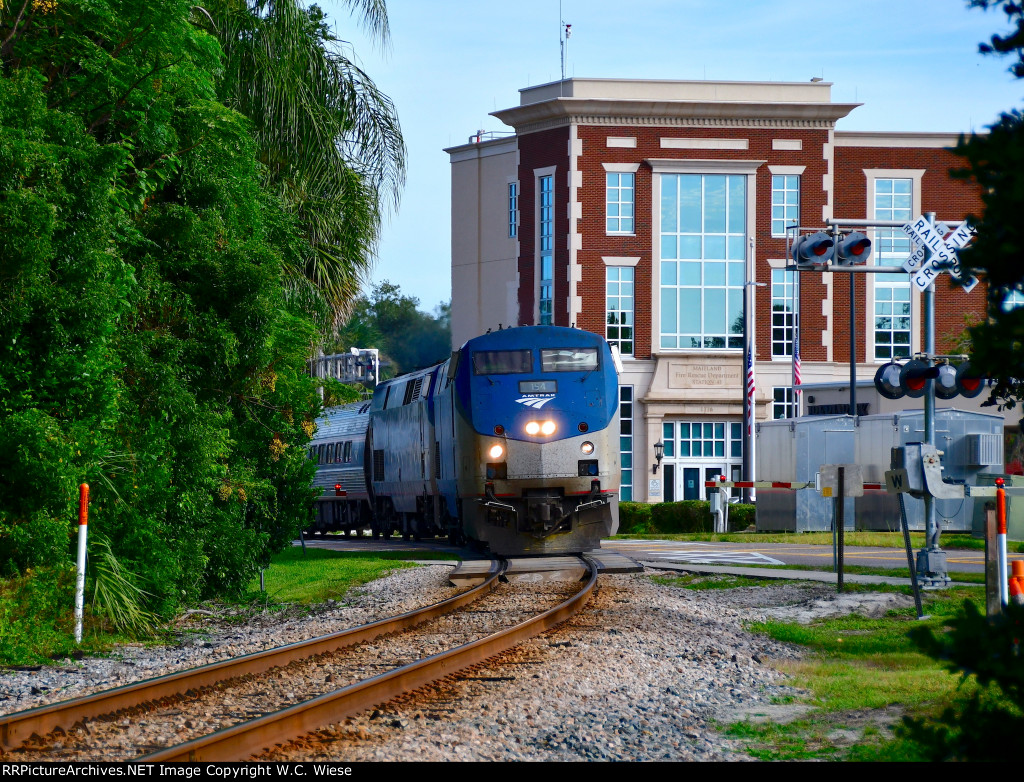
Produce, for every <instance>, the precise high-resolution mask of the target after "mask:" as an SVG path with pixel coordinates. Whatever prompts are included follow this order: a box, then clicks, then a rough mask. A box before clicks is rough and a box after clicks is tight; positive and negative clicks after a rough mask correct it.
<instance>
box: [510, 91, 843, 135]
mask: <svg viewBox="0 0 1024 782" xmlns="http://www.w3.org/2000/svg"><path fill="white" fill-rule="evenodd" d="M860 105H862V104H860V103H800V102H761V101H708V100H694V101H682V100H680V101H675V100H672V101H669V100H665V101H652V100H622V99H600V98H555V99H553V100H546V101H542V102H539V103H531V104H528V105H526V106H515V107H513V108H510V109H502V110H500V111H494V112H491V115H492V116H494V117H497V118H498V119H499V120H501V121H502V122H504V123H505V124H506V125H509V126H511V127H513V128H515V129H516V132H517V133H518V134H519V135H523V134H524V133H535V132H537V131H540V130H547V129H549V128H554V127H560V126H563V125H570V124H580V125H652V126H659V127H673V126H674V127H735V128H752V127H776V128H811V129H818V128H822V129H828V128H832V127H834V126H835V123H836V121H837V120H840V119H842V118H843V117H845V116H846V115H848V114H849V113H850V112H851V111H853V109H855V108H857V107H858V106H860Z"/></svg>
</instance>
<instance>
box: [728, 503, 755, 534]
mask: <svg viewBox="0 0 1024 782" xmlns="http://www.w3.org/2000/svg"><path fill="white" fill-rule="evenodd" d="M754 511H755V506H753V505H748V504H745V503H737V504H736V505H730V506H729V531H730V532H742V531H743V530H745V529H747V527H750V526H753V524H754V521H755V513H754Z"/></svg>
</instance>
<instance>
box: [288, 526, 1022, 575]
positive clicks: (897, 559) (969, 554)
mask: <svg viewBox="0 0 1024 782" xmlns="http://www.w3.org/2000/svg"><path fill="white" fill-rule="evenodd" d="M297 544H298V541H296V545H297ZM306 545H308V546H314V547H324V548H331V549H335V550H338V551H447V552H451V553H454V554H456V555H458V556H460V557H464V558H473V557H476V556H478V555H476V554H474V553H473V552H471V551H468V550H466V549H461V548H455V547H453V546H449V545H448V544H447V543H442V542H441V541H440V540H439V541H437V542H431V541H421V542H419V543H416V542H414V541H407V542H406V541H402V540H401V539H398V538H396V539H393V540H390V541H383V540H372V539H371V538H369V537H363V538H344V537H340V536H337V537H335V536H333V535H332V536H329V537H327V538H319V537H318V538H314V539H312V540H309V541H307V543H306ZM601 548H603V549H607V550H609V551H618V552H621V553H622V554H624V555H626V556H627V557H631V558H633V559H638V560H644V561H649V562H658V561H662V562H667V563H668V562H676V563H680V564H704V565H737V566H742V565H792V566H793V567H797V568H799V567H831V566H832V547H831V546H824V545H810V544H805V543H757V542H753V541H752V542H750V543H705V542H682V541H673V540H606V541H604V543H602V544H601ZM914 553H915V556H916V553H917V552H916V550H915V552H914ZM946 553H947V560H948V562H949V569H950V570H951V571H955V572H961V573H983V572H984V570H985V553H984V552H983V551H974V550H971V551H965V550H949V551H947V552H946ZM1010 559H1011V560H1012V559H1022V560H1024V554H1011V555H1010ZM844 562H845V563H846V565H861V566H864V567H876V568H900V567H903V568H905V567H906V566H907V556H906V553H905V552H904V550H903V549H901V548H876V547H866V546H857V547H851V546H847V547H846V548H845V551H844Z"/></svg>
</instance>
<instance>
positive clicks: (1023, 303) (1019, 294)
mask: <svg viewBox="0 0 1024 782" xmlns="http://www.w3.org/2000/svg"><path fill="white" fill-rule="evenodd" d="M1017 307H1024V291H1021V290H1016V289H1015V290H1011V291H1007V293H1006V296H1005V297H1004V298H1003V312H1009V311H1010V310H1015V309H1017Z"/></svg>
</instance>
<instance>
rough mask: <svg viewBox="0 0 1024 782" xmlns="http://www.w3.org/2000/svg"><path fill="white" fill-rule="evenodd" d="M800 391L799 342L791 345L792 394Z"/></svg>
mask: <svg viewBox="0 0 1024 782" xmlns="http://www.w3.org/2000/svg"><path fill="white" fill-rule="evenodd" d="M799 393H800V343H799V342H798V343H797V344H796V345H794V346H793V396H797V395H798V394H799Z"/></svg>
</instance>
